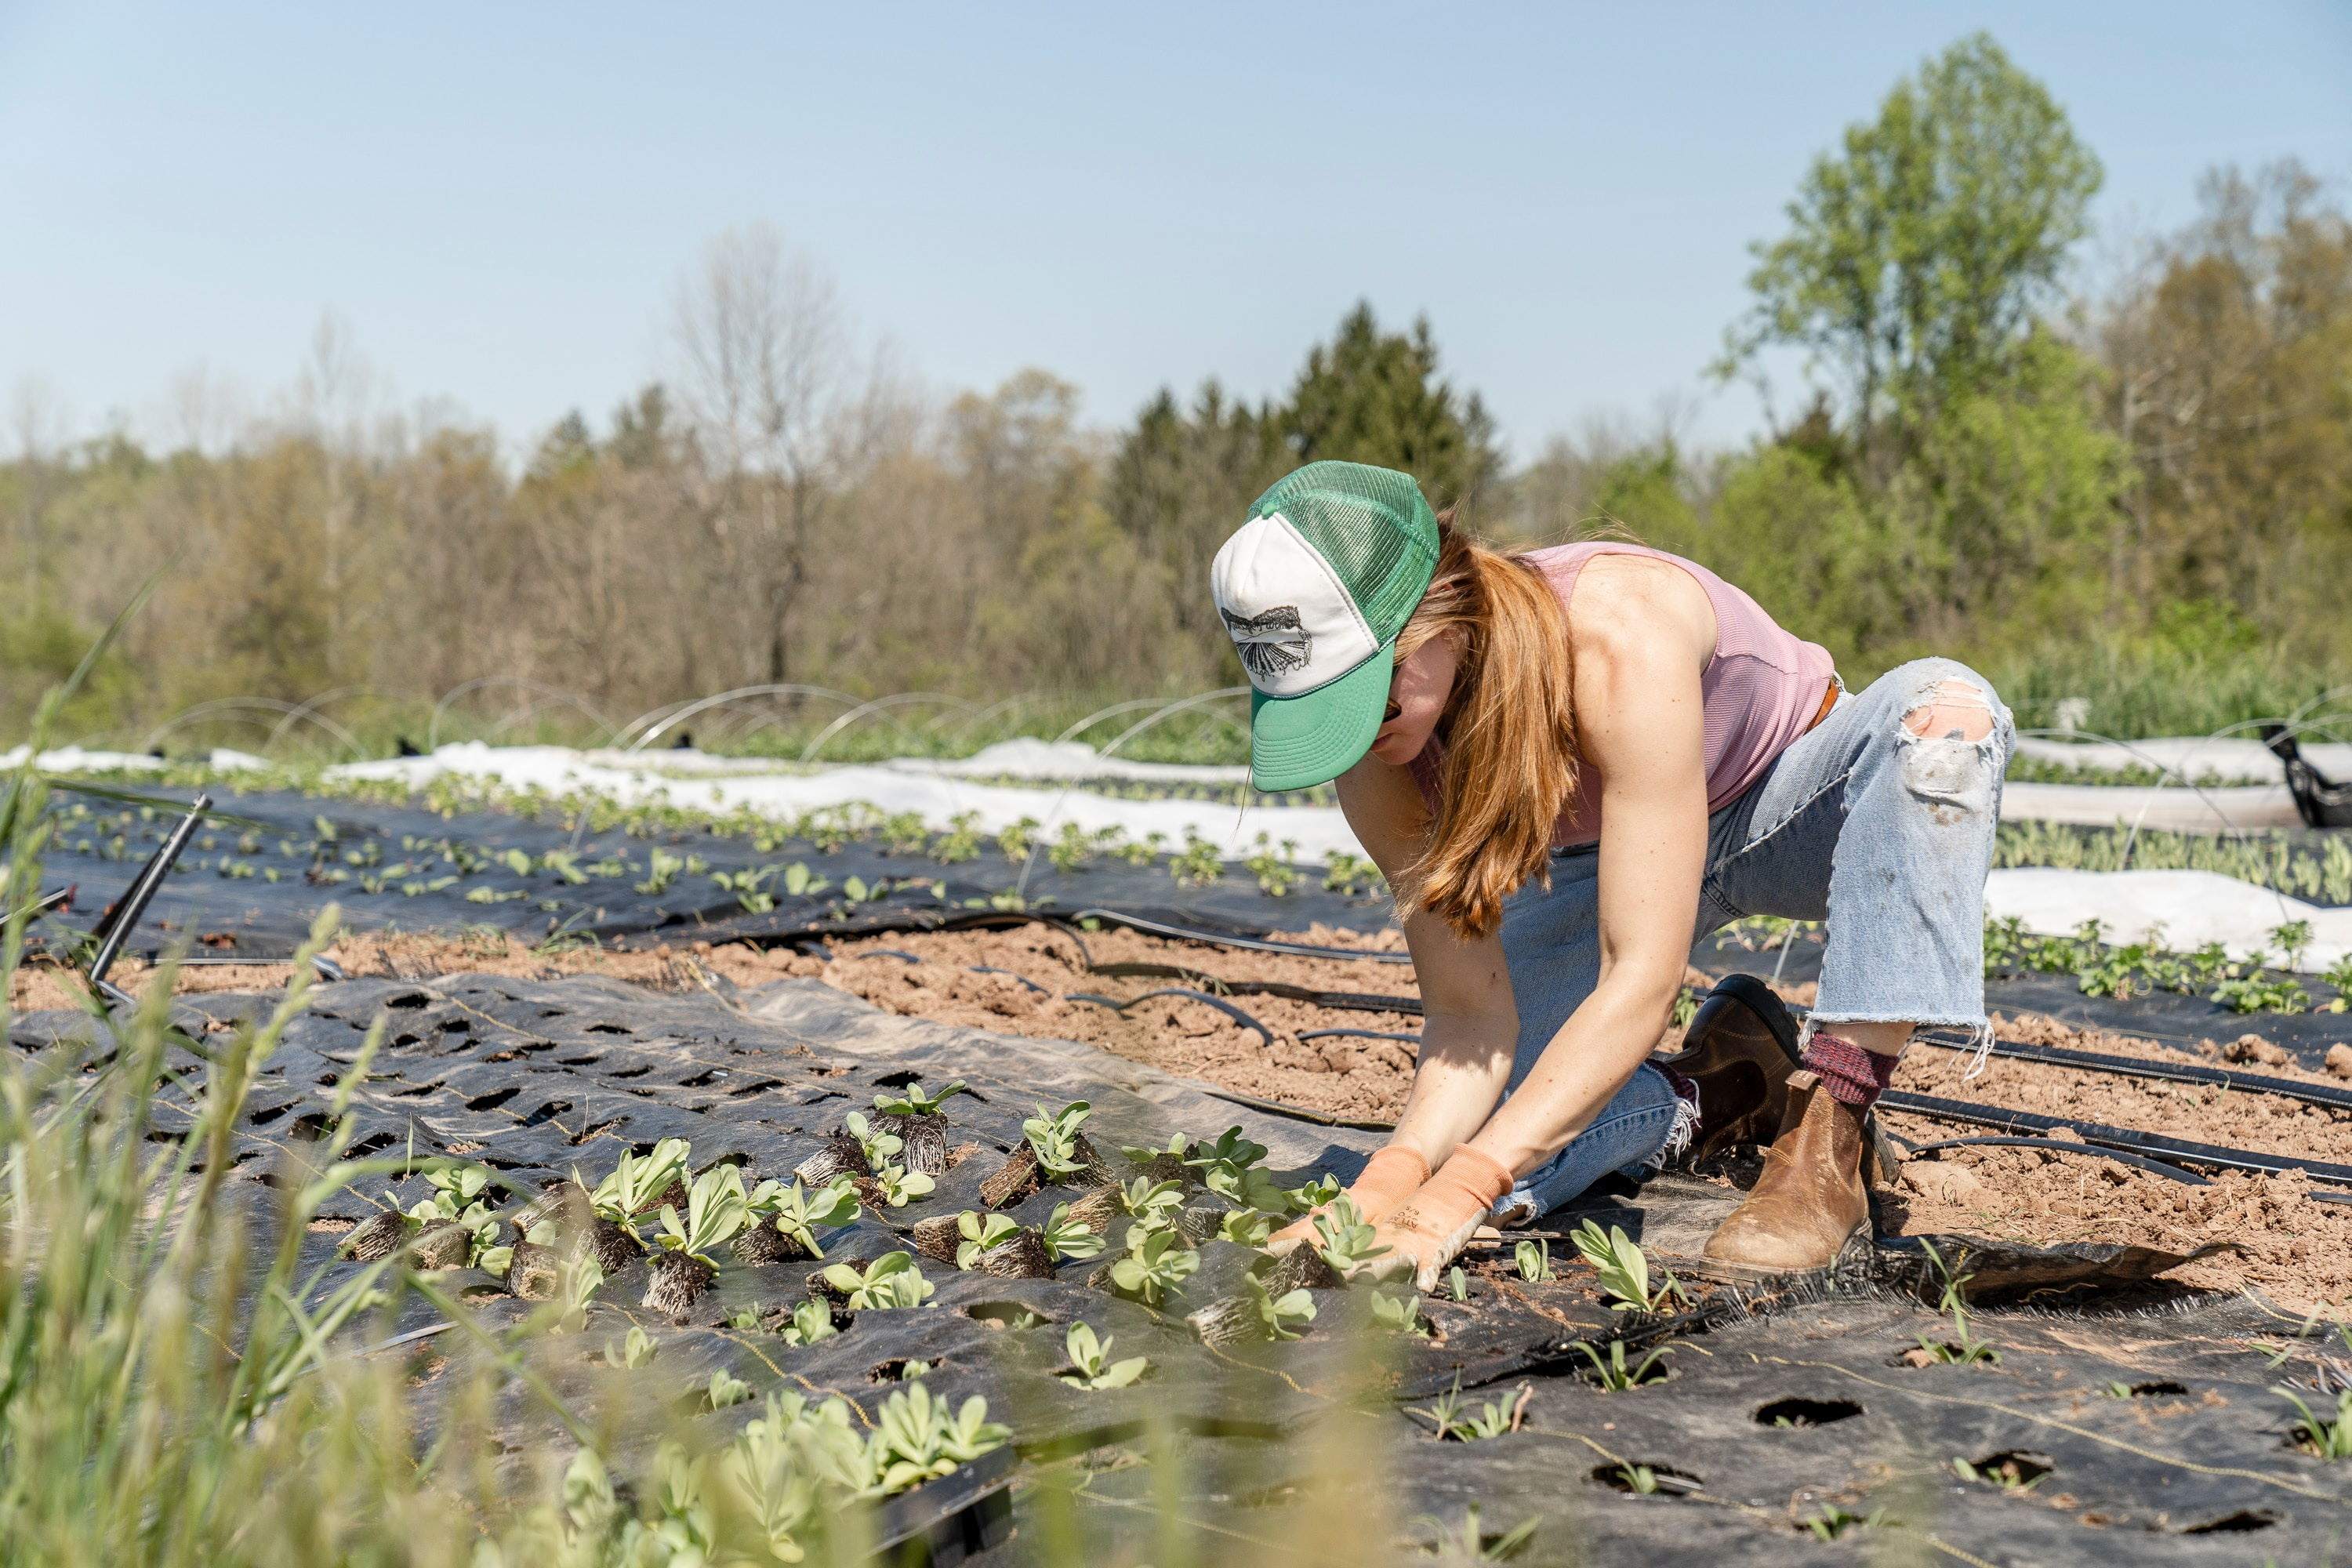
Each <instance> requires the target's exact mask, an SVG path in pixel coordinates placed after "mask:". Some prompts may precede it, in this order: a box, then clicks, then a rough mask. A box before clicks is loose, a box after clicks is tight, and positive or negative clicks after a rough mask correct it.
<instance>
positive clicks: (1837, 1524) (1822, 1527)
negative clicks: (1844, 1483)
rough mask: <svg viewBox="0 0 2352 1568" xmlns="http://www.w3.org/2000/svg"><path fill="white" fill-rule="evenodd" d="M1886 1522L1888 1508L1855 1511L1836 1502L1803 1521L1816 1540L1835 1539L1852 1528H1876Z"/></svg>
mask: <svg viewBox="0 0 2352 1568" xmlns="http://www.w3.org/2000/svg"><path fill="white" fill-rule="evenodd" d="M1885 1522H1886V1510H1885V1509H1883V1508H1874V1509H1872V1510H1870V1511H1869V1512H1868V1513H1866V1514H1864V1513H1855V1512H1853V1510H1851V1509H1844V1508H1841V1507H1839V1506H1838V1505H1837V1504H1836V1503H1830V1504H1827V1505H1825V1506H1824V1507H1823V1508H1822V1511H1821V1512H1819V1513H1817V1514H1814V1515H1812V1516H1811V1518H1809V1519H1807V1520H1805V1521H1803V1523H1804V1526H1805V1529H1806V1530H1807V1531H1811V1534H1812V1537H1813V1539H1814V1540H1816V1541H1835V1540H1836V1539H1837V1538H1838V1537H1840V1536H1842V1535H1843V1534H1844V1533H1845V1532H1846V1531H1850V1530H1876V1529H1877V1528H1878V1527H1879V1526H1880V1525H1882V1524H1885Z"/></svg>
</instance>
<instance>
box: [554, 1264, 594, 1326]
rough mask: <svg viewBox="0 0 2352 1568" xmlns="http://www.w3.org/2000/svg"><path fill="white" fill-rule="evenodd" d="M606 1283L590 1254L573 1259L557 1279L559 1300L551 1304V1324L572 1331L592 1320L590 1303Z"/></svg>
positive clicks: (556, 1298)
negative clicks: (590, 1317) (589, 1314)
mask: <svg viewBox="0 0 2352 1568" xmlns="http://www.w3.org/2000/svg"><path fill="white" fill-rule="evenodd" d="M603 1284H604V1270H603V1269H602V1268H598V1267H597V1266H596V1260H595V1259H594V1258H591V1257H589V1256H588V1255H587V1254H586V1253H581V1254H579V1255H578V1256H576V1257H574V1258H570V1259H569V1260H567V1261H566V1262H565V1263H564V1265H563V1272H562V1274H561V1275H559V1276H558V1277H557V1279H556V1286H555V1299H554V1300H552V1301H551V1302H550V1303H549V1304H548V1309H547V1310H548V1313H549V1318H548V1327H549V1331H551V1332H553V1333H559V1334H568V1333H570V1332H572V1331H573V1330H575V1329H577V1328H579V1327H580V1326H581V1325H582V1324H583V1323H585V1322H586V1321H588V1304H589V1302H591V1301H593V1300H595V1298H596V1291H597V1289H598V1288H599V1287H601V1286H602V1285H603Z"/></svg>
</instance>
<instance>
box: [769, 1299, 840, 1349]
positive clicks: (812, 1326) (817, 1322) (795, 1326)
mask: <svg viewBox="0 0 2352 1568" xmlns="http://www.w3.org/2000/svg"><path fill="white" fill-rule="evenodd" d="M839 1332H841V1331H840V1330H839V1329H836V1328H835V1327H834V1326H833V1309H832V1308H830V1307H828V1306H826V1305H825V1304H824V1302H823V1301H803V1302H802V1303H801V1304H800V1305H799V1306H797V1307H794V1308H793V1315H792V1316H791V1318H789V1319H787V1320H786V1321H785V1322H784V1324H783V1326H782V1327H781V1328H779V1329H778V1330H777V1331H776V1334H777V1337H778V1338H780V1339H782V1341H783V1342H784V1343H786V1344H788V1345H813V1344H814V1343H816V1342H817V1341H819V1340H829V1339H831V1338H833V1336H834V1335H835V1334H837V1333H839Z"/></svg>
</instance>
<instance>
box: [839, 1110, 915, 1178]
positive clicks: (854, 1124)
mask: <svg viewBox="0 0 2352 1568" xmlns="http://www.w3.org/2000/svg"><path fill="white" fill-rule="evenodd" d="M841 1124H842V1126H843V1128H844V1129H845V1131H847V1132H848V1133H849V1135H850V1136H851V1137H852V1138H854V1139H856V1141H857V1146H858V1148H860V1149H862V1150H864V1151H865V1152H866V1168H867V1169H868V1170H873V1171H879V1170H881V1169H882V1167H883V1166H885V1165H887V1164H889V1163H891V1162H892V1161H894V1160H896V1159H897V1158H898V1152H899V1151H900V1150H902V1149H904V1148H906V1146H907V1141H906V1140H905V1139H904V1138H901V1137H899V1136H898V1134H897V1133H896V1132H892V1131H887V1129H884V1128H880V1127H877V1126H875V1125H874V1124H873V1123H872V1122H870V1121H866V1114H865V1112H863V1111H858V1110H853V1111H851V1112H850V1113H849V1114H848V1115H847V1116H845V1117H843V1118H842V1121H841Z"/></svg>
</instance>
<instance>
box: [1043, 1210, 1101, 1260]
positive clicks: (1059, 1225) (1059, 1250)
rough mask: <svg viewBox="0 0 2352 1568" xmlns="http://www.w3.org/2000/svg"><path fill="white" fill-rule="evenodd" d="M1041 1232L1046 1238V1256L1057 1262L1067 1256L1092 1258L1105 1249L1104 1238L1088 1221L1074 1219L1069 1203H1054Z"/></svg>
mask: <svg viewBox="0 0 2352 1568" xmlns="http://www.w3.org/2000/svg"><path fill="white" fill-rule="evenodd" d="M1039 1234H1040V1235H1041V1236H1042V1237H1044V1238H1045V1256H1046V1257H1048V1258H1052V1259H1053V1260H1054V1261H1055V1262H1056V1263H1059V1262H1060V1261H1061V1260H1062V1259H1063V1258H1092V1257H1094V1256H1096V1255H1097V1253H1099V1252H1101V1251H1102V1249H1103V1238H1102V1237H1099V1236H1097V1235H1096V1234H1095V1229H1094V1227H1093V1226H1090V1225H1088V1224H1087V1222H1086V1221H1084V1220H1082V1219H1072V1218H1071V1217H1070V1205H1067V1204H1055V1205H1054V1212H1053V1214H1052V1215H1049V1216H1048V1217H1047V1219H1046V1221H1045V1226H1044V1228H1043V1229H1042V1230H1041V1231H1040V1232H1039Z"/></svg>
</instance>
